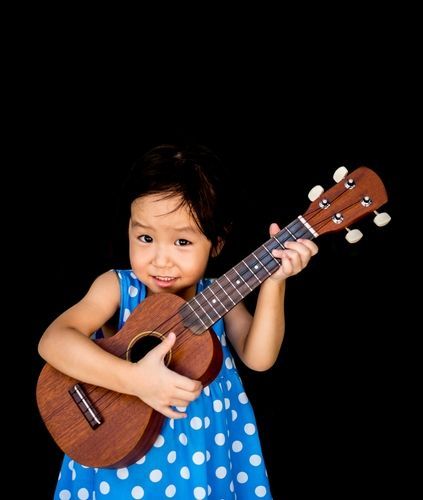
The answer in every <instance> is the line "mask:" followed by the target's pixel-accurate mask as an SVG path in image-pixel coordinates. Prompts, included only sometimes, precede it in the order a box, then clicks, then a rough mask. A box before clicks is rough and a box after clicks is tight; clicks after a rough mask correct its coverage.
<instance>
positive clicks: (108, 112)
mask: <svg viewBox="0 0 423 500" xmlns="http://www.w3.org/2000/svg"><path fill="white" fill-rule="evenodd" d="M203 97H206V98H207V96H203ZM202 102H203V101H202V100H201V97H200V98H199V101H198V107H199V109H198V110H197V112H195V113H192V112H191V113H190V115H189V116H187V114H186V113H185V109H184V106H183V103H181V107H180V108H178V109H175V110H169V109H166V110H163V109H162V107H161V106H160V107H158V108H157V109H155V110H153V112H151V106H150V109H149V113H148V114H147V111H146V109H145V108H144V107H143V105H142V103H137V105H136V106H132V105H129V104H128V103H122V105H117V104H115V105H114V107H113V109H111V108H110V107H109V106H108V105H107V103H105V104H104V106H99V105H98V103H97V106H96V107H95V109H94V108H92V107H90V106H89V105H87V106H85V107H79V106H76V108H75V109H74V108H73V106H72V104H73V103H71V104H68V105H67V106H61V107H59V108H58V109H57V111H54V110H52V107H51V105H50V108H49V113H48V116H47V119H46V120H43V121H40V122H39V123H36V121H33V122H32V123H31V128H32V130H34V132H35V130H36V137H35V140H34V141H31V148H30V151H28V153H29V154H28V160H27V163H26V170H25V176H26V177H25V178H26V181H27V182H26V186H27V187H26V189H25V190H24V194H25V196H24V197H23V199H24V206H25V213H24V217H23V220H22V222H20V223H19V224H22V226H23V229H22V231H19V238H21V239H20V240H19V242H20V245H19V246H20V248H23V249H24V251H25V255H26V258H25V260H22V262H23V264H22V268H21V273H22V276H25V282H24V285H25V287H28V288H30V290H29V291H28V292H27V293H28V295H29V297H30V300H29V301H28V302H29V303H28V306H27V308H29V311H30V314H29V315H27V317H28V320H27V324H26V331H27V333H26V338H27V339H28V340H29V341H28V342H26V346H27V347H28V349H27V351H28V353H29V357H28V366H29V367H30V370H29V380H30V384H29V387H30V391H29V400H30V402H31V405H30V411H29V413H28V415H29V416H30V418H29V419H28V425H27V426H26V427H27V429H29V430H30V442H31V443H33V444H31V449H33V450H34V457H35V458H34V459H33V462H32V465H31V467H32V469H33V470H34V472H35V474H36V477H37V481H36V483H34V486H33V489H32V492H33V494H34V495H35V489H36V490H37V491H36V493H37V495H38V497H39V498H50V496H51V495H52V492H53V488H54V485H55V482H56V477H57V474H58V471H59V467H60V461H61V452H60V450H58V449H57V447H56V445H55V444H54V442H53V441H52V439H51V438H50V436H49V435H48V433H47V432H46V430H45V428H44V426H43V424H42V422H41V419H40V417H39V415H38V411H37V407H36V404H35V384H36V380H37V376H38V373H39V371H40V369H41V367H42V366H43V361H42V360H41V359H40V358H39V357H38V354H37V342H38V340H39V338H40V336H41V334H42V332H43V331H44V329H45V328H46V327H47V326H48V324H49V323H50V322H51V321H52V320H53V319H54V317H55V316H56V315H58V314H59V313H60V312H61V311H62V310H64V309H65V308H67V307H68V306H70V305H71V304H72V303H74V302H75V301H76V300H78V299H79V298H80V297H81V296H82V295H83V294H84V293H85V291H86V290H87V288H88V286H89V284H90V283H91V281H92V280H93V279H94V277H95V276H97V275H98V274H99V273H101V272H103V271H105V270H106V269H109V268H111V267H118V266H120V265H122V263H123V260H124V252H123V250H122V248H119V251H117V252H116V251H115V252H114V253H113V249H116V248H118V247H117V246H116V245H117V242H118V241H119V238H118V236H116V224H115V213H116V200H117V197H118V192H119V187H120V185H121V182H122V180H123V178H124V176H125V174H126V173H127V170H128V168H129V167H130V165H131V163H132V161H133V160H134V159H136V158H137V157H138V156H140V155H141V154H142V153H143V152H145V151H146V150H147V149H149V148H150V147H151V146H154V145H156V144H160V143H164V142H174V141H178V140H190V141H195V142H200V143H203V144H206V145H207V146H209V147H211V148H212V149H214V150H215V151H216V152H217V153H218V154H219V155H220V156H221V157H222V159H223V161H224V163H225V164H226V165H227V168H229V169H231V170H232V171H233V172H234V173H235V174H236V175H237V176H239V179H240V185H242V186H243V188H244V189H245V190H246V191H247V202H246V203H245V207H244V210H243V212H244V217H243V219H242V221H241V225H240V228H239V229H238V231H239V237H238V238H237V239H236V240H235V242H234V245H233V247H232V249H231V250H230V251H229V250H227V252H226V254H225V259H226V260H224V261H223V262H222V263H221V265H222V272H224V271H225V270H226V269H228V268H229V267H231V266H232V265H234V264H235V263H236V262H237V261H238V260H239V259H240V258H242V257H244V256H245V255H247V254H248V253H249V252H251V251H253V250H254V249H255V248H256V247H257V246H258V245H260V244H261V243H263V242H264V241H265V240H266V239H267V237H268V232H267V230H268V226H269V224H270V223H271V222H272V221H277V222H278V223H279V224H280V225H286V224H288V223H289V222H291V221H292V220H293V219H294V218H295V217H296V216H297V215H299V214H301V213H303V212H304V211H305V210H306V208H307V207H308V205H309V203H310V202H309V200H308V199H307V193H308V191H309V189H311V187H313V186H314V185H315V184H321V185H322V186H323V187H324V188H325V189H329V188H330V187H331V186H332V185H333V184H334V181H333V179H332V174H333V172H334V171H335V170H336V168H338V167H339V166H340V165H345V166H346V167H347V168H348V169H349V170H350V171H352V170H353V169H354V168H355V167H357V166H360V165H366V166H368V167H370V168H372V169H373V170H375V171H376V172H377V173H378V174H379V175H380V177H381V178H382V181H383V182H384V184H385V187H386V190H387V192H388V197H389V202H388V204H387V205H386V206H384V207H382V208H381V211H383V210H385V209H386V210H387V211H388V212H389V213H390V215H391V216H392V221H391V223H390V224H389V225H387V226H386V227H383V228H378V227H376V226H375V225H374V224H373V223H372V217H367V218H365V219H363V220H362V221H360V222H359V223H357V224H356V226H355V227H358V228H360V229H361V230H362V231H363V233H364V237H363V239H362V240H361V241H360V242H359V243H357V244H355V245H350V244H349V243H347V242H346V241H345V239H344V237H343V236H344V234H345V231H343V232H340V233H332V234H328V235H324V236H322V237H321V238H319V239H318V240H317V241H316V243H317V244H318V245H319V248H320V251H319V253H318V255H317V256H316V257H315V258H314V259H313V260H312V262H311V263H310V265H309V267H308V268H307V269H306V270H304V272H302V273H301V274H300V275H298V276H296V277H293V278H290V279H289V281H288V285H287V302H286V318H287V328H286V336H285V340H284V344H283V347H282V350H281V353H280V356H279V359H278V361H277V363H276V364H275V365H274V367H273V368H272V369H270V370H269V371H268V372H265V373H254V372H252V371H250V370H248V369H246V368H245V367H243V366H242V365H241V363H239V362H238V368H239V370H240V372H241V375H242V376H243V380H244V383H245V386H246V391H247V394H248V395H249V397H250V399H251V401H252V403H253V406H254V408H255V412H256V417H257V420H258V426H259V432H260V435H261V440H262V446H263V451H264V455H265V459H266V462H267V468H268V472H269V477H270V481H271V486H272V489H273V494H274V497H275V498H276V499H281V498H283V499H296V498H305V497H307V495H308V494H309V492H312V494H313V495H314V496H315V497H316V498H345V496H346V495H347V494H352V495H356V497H358V498H361V497H362V495H363V494H364V493H366V494H370V495H374V497H378V495H379V494H382V492H385V491H393V490H394V489H395V488H399V491H402V487H403V485H402V481H400V480H399V469H400V467H401V464H402V463H403V460H404V452H403V443H404V441H405V437H404V434H405V433H406V431H407V429H406V428H404V421H403V418H402V417H401V414H403V413H404V412H406V408H407V405H408V401H407V400H406V396H405V392H404V387H403V383H404V373H405V369H404V365H405V360H404V356H405V351H406V348H407V345H406V344H407V342H408V341H407V337H406V335H407V334H406V332H404V331H403V330H402V329H398V327H397V326H395V325H397V324H398V322H399V321H401V318H402V315H403V313H402V312H401V310H400V308H399V305H398V304H399V301H400V297H401V294H402V291H401V284H400V280H401V277H402V276H403V275H404V273H405V270H404V266H406V263H405V262H404V260H405V257H404V254H401V255H400V248H401V247H402V245H400V246H399V241H402V240H403V238H402V236H403V235H402V233H401V230H400V228H401V225H400V224H401V221H402V220H403V217H404V213H405V207H403V206H402V204H404V197H403V195H402V192H403V191H402V190H403V180H404V170H405V167H406V166H405V165H404V150H402V149H401V148H399V149H398V147H395V146H398V145H397V144H396V143H395V137H394V135H393V134H392V130H391V129H390V127H389V122H385V121H384V116H382V115H380V114H379V115H377V118H378V123H377V126H376V124H375V120H374V116H371V117H369V116H368V115H367V116H365V117H363V121H362V122H361V120H359V119H358V120H357V125H358V126H357V127H356V128H354V129H352V128H351V126H350V128H349V129H348V131H346V130H345V129H343V128H342V126H340V127H338V125H337V124H336V123H335V122H334V121H332V122H331V123H332V125H331V126H329V127H328V126H327V125H325V126H324V125H322V124H323V123H325V119H327V117H325V116H324V113H323V111H321V113H320V115H313V113H311V114H308V113H307V112H306V110H304V111H303V112H301V113H299V114H298V115H297V118H296V121H292V122H290V123H288V122H287V120H286V119H284V118H283V115H282V114H281V113H278V112H276V111H275V110H271V109H270V111H269V108H268V109H261V112H259V113H258V114H254V116H252V115H251V114H250V113H249V112H247V111H251V107H250V108H248V110H246V109H242V107H240V109H237V110H234V109H231V108H230V106H229V107H228V109H227V110H226V113H224V114H219V113H216V112H213V111H212V108H213V105H212V103H211V102H210V99H209V100H208V102H209V108H208V109H207V110H205V109H203V108H202ZM150 104H151V103H150ZM263 104H264V103H263ZM269 112H270V116H269ZM341 114H342V113H340V115H339V116H337V118H339V119H340V118H341ZM311 116H313V118H310V117H311ZM305 117H307V119H306V118H305ZM344 118H345V117H344ZM356 119H357V117H356ZM326 123H327V121H326ZM337 123H340V122H339V121H338V122H337ZM350 125H351V124H350ZM376 129H377V132H378V134H377V135H376V133H375V131H376ZM361 155H368V156H361ZM18 173H19V172H18ZM240 189H241V188H240ZM234 196H237V193H234ZM19 227H20V226H19ZM225 266H227V267H225ZM24 285H22V286H24ZM31 289H32V290H33V291H31ZM254 298H255V296H254V294H252V295H251V296H250V297H249V298H248V304H249V306H250V307H253V303H254ZM32 447H33V448H32ZM399 483H401V484H399ZM34 488H35V489H34ZM308 498H310V497H308Z"/></svg>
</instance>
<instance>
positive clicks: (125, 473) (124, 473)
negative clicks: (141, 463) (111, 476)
mask: <svg viewBox="0 0 423 500" xmlns="http://www.w3.org/2000/svg"><path fill="white" fill-rule="evenodd" d="M116 475H117V477H118V478H119V479H126V478H127V477H128V476H129V471H128V469H127V468H126V467H122V469H118V470H117V471H116Z"/></svg>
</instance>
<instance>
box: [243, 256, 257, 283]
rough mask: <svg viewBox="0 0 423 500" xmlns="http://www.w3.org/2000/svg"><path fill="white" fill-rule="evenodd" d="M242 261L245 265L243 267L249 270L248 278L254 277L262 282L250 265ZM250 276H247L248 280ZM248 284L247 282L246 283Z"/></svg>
mask: <svg viewBox="0 0 423 500" xmlns="http://www.w3.org/2000/svg"><path fill="white" fill-rule="evenodd" d="M242 263H243V264H244V265H245V267H246V268H247V269H248V270H249V271H250V273H251V276H250V278H255V279H256V280H257V281H258V282H259V283H260V284H261V283H262V280H260V279H259V278H258V276H257V274H256V273H255V272H254V271H253V270H252V269H251V267H250V266H249V265H248V264H247V263H246V262H245V260H243V261H242ZM250 278H247V279H248V280H250ZM247 284H248V283H247Z"/></svg>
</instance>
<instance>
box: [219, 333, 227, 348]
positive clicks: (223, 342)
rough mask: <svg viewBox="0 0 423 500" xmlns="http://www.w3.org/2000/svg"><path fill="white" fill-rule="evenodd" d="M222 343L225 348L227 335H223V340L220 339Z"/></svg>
mask: <svg viewBox="0 0 423 500" xmlns="http://www.w3.org/2000/svg"><path fill="white" fill-rule="evenodd" d="M220 342H221V343H222V345H223V346H225V345H226V337H225V335H222V336H221V338H220Z"/></svg>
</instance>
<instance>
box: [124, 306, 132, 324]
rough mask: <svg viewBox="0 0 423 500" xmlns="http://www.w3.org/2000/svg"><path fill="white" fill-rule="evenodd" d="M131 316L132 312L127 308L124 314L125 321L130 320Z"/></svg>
mask: <svg viewBox="0 0 423 500" xmlns="http://www.w3.org/2000/svg"><path fill="white" fill-rule="evenodd" d="M130 314H131V311H130V310H129V309H128V308H125V311H124V312H123V321H126V320H127V319H128V318H129V315H130Z"/></svg>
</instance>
